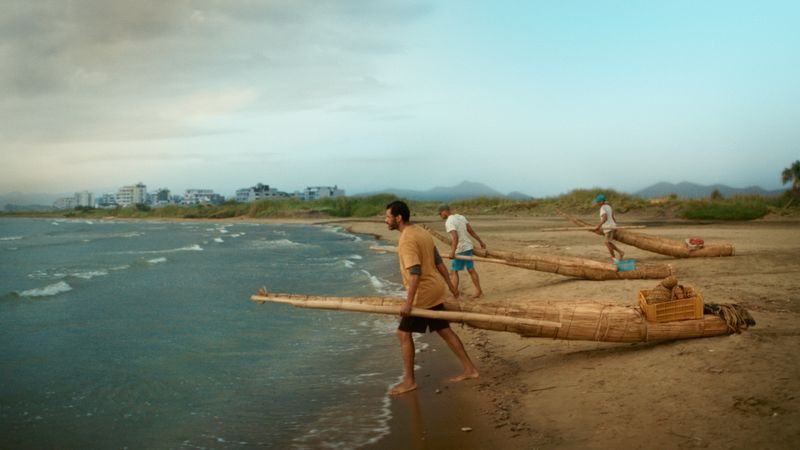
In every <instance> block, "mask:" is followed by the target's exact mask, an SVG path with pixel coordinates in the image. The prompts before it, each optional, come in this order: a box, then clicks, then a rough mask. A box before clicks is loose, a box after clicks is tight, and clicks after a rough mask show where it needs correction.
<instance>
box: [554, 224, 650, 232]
mask: <svg viewBox="0 0 800 450" xmlns="http://www.w3.org/2000/svg"><path fill="white" fill-rule="evenodd" d="M638 228H647V227H646V226H644V225H627V226H624V227H617V229H618V230H630V229H638ZM586 230H589V231H591V230H594V227H591V226H589V227H556V228H542V229H540V230H539V231H586Z"/></svg>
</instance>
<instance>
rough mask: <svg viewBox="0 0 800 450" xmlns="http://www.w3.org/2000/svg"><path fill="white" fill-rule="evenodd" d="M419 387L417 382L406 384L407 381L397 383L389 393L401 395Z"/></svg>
mask: <svg viewBox="0 0 800 450" xmlns="http://www.w3.org/2000/svg"><path fill="white" fill-rule="evenodd" d="M416 388H417V383H411V384H406V383H405V382H403V383H400V384H397V385H395V386H394V387H393V388H391V389H389V395H401V394H405V393H406V392H411V391H413V390H414V389H416Z"/></svg>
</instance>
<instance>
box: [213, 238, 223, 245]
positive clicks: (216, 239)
mask: <svg viewBox="0 0 800 450" xmlns="http://www.w3.org/2000/svg"><path fill="white" fill-rule="evenodd" d="M214 242H216V243H218V244H222V243H223V242H225V241H223V240H222V238H214Z"/></svg>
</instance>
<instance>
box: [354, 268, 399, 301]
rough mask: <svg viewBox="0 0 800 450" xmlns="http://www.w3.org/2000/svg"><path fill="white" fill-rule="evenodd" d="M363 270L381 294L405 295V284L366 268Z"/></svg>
mask: <svg viewBox="0 0 800 450" xmlns="http://www.w3.org/2000/svg"><path fill="white" fill-rule="evenodd" d="M361 272H362V273H363V274H364V275H366V276H367V278H369V282H370V284H372V287H373V288H375V290H376V291H378V293H379V294H384V295H389V296H400V297H402V296H404V295H405V288H404V287H403V285H401V284H398V283H394V282H391V281H389V280H384V279H382V278H379V277H376V276H375V275H373V274H371V273H369V272H367V271H366V270H362V271H361Z"/></svg>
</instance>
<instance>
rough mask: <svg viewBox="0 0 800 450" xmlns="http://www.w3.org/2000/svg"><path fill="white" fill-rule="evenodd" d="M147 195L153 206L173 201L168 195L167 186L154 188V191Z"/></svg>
mask: <svg viewBox="0 0 800 450" xmlns="http://www.w3.org/2000/svg"><path fill="white" fill-rule="evenodd" d="M148 197H149V198H148V200H149V203H150V204H151V205H153V206H165V205H169V204H170V203H174V202H173V199H172V197H171V196H170V191H169V189H167V188H159V189H156V191H155V192H153V193H152V194H150V195H149V196H148Z"/></svg>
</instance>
